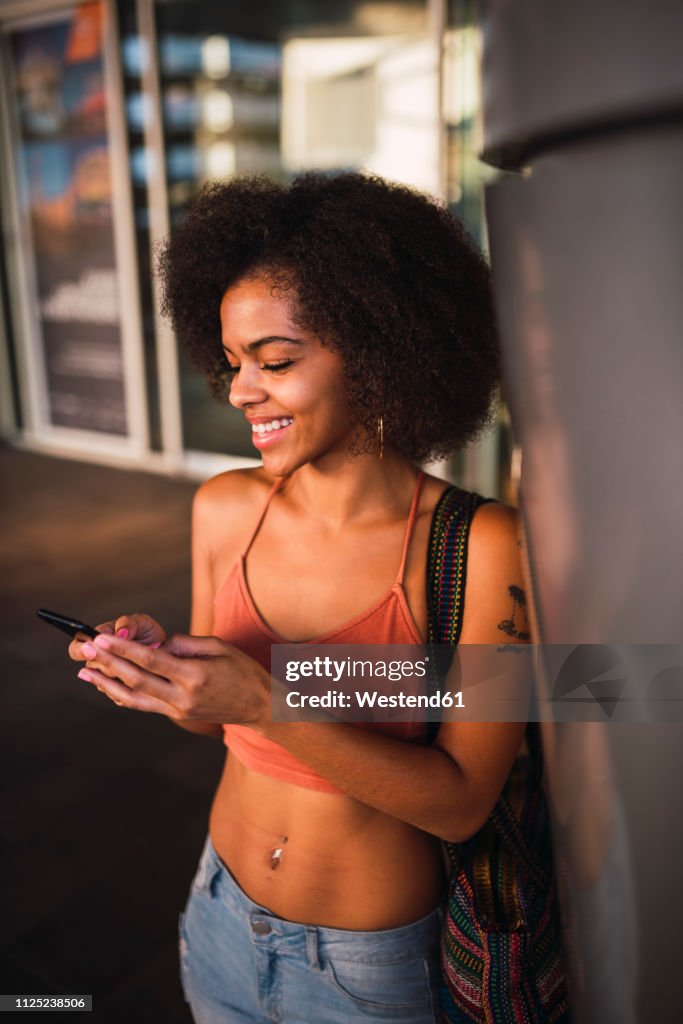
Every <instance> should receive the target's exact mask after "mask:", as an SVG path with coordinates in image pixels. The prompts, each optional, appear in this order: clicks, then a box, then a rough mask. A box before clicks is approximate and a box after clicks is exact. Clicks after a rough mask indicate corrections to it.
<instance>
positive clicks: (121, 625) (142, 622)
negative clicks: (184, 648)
mask: <svg viewBox="0 0 683 1024" xmlns="http://www.w3.org/2000/svg"><path fill="white" fill-rule="evenodd" d="M95 629H96V630H97V631H98V633H107V634H109V635H111V636H113V635H116V636H121V637H123V639H124V640H126V639H128V640H137V642H138V643H140V644H147V646H148V647H159V646H160V645H161V644H162V643H163V642H164V640H165V639H166V631H165V630H164V628H163V627H162V626H160V625H159V623H158V622H157V621H156V619H153V618H152V617H151V615H142V614H136V615H121V616H119V618H118V619H110V620H109V622H102V623H100V625H99V626H95ZM90 642H91V643H92V641H90ZM84 643H85V641H83V640H72V641H71V643H70V644H69V657H70V658H71V660H72V661H87V659H88V656H87V654H84V653H83V644H84Z"/></svg>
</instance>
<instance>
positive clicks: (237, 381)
mask: <svg viewBox="0 0 683 1024" xmlns="http://www.w3.org/2000/svg"><path fill="white" fill-rule="evenodd" d="M267 397H268V396H267V394H266V390H265V388H264V387H263V385H262V384H261V383H260V381H259V374H258V370H256V372H253V371H252V368H251V367H240V369H239V370H238V371H237V373H236V374H235V376H234V377H233V378H232V381H231V383H230V394H229V395H228V401H229V402H230V405H233V406H234V407H235V409H244V407H245V406H247V405H253V404H257V403H259V402H263V401H264V400H265V399H266V398H267Z"/></svg>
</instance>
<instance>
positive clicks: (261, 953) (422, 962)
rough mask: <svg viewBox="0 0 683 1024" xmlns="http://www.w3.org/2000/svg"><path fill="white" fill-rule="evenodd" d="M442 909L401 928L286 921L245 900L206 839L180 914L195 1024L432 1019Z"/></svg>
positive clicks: (419, 1022)
mask: <svg viewBox="0 0 683 1024" xmlns="http://www.w3.org/2000/svg"><path fill="white" fill-rule="evenodd" d="M441 918H442V911H441V908H440V907H437V908H436V909H435V910H433V911H432V912H431V913H430V914H428V915H427V916H426V917H423V918H421V920H419V921H415V922H414V923H413V924H408V925H404V926H403V927H401V928H389V929H385V930H382V931H347V930H343V929H339V928H318V927H315V926H309V925H304V924H295V923H293V922H292V921H285V920H283V919H282V918H279V917H276V916H275V914H272V913H271V912H270V911H269V910H268V909H267V908H266V907H262V906H259V904H258V903H254V902H253V901H252V900H250V899H249V897H248V896H247V895H246V893H245V892H244V891H243V890H242V889H241V888H240V886H239V885H238V884H237V882H236V881H235V879H234V878H233V876H232V875H231V874H230V872H229V871H228V869H227V867H226V866H225V864H224V863H223V861H222V860H221V859H220V858H219V856H218V854H217V853H216V851H215V849H214V847H213V844H212V842H211V838H210V836H207V839H206V843H205V844H204V849H203V851H202V855H201V858H200V861H199V867H198V869H197V873H196V875H195V877H194V880H193V882H192V885H191V888H190V895H189V897H188V900H187V904H186V906H185V912H184V913H183V914H181V915H180V973H181V980H182V985H183V991H184V993H185V998H186V999H187V1001H188V1003H189V1004H190V1008H191V1010H192V1015H193V1017H194V1020H195V1021H196V1024H255V1022H258V1024H269V1022H272V1021H283V1022H285V1024H350V1022H352V1021H385V1022H386V1021H393V1022H396V1024H398V1022H401V1021H405V1022H410V1024H435V1022H438V1021H439V1020H441V1016H440V1011H439V1002H438V993H439V983H440V973H439V956H438V950H439V934H440V931H441Z"/></svg>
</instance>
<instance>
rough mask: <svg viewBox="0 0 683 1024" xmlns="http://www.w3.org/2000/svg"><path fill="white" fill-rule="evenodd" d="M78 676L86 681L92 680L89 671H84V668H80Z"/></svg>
mask: <svg viewBox="0 0 683 1024" xmlns="http://www.w3.org/2000/svg"><path fill="white" fill-rule="evenodd" d="M78 678H79V679H83V680H84V681H85V682H86V683H91V682H92V676H91V675H90V673H89V672H86V671H85V669H84V668H82V669H81V671H80V672H79V673H78Z"/></svg>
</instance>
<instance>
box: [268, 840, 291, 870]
mask: <svg viewBox="0 0 683 1024" xmlns="http://www.w3.org/2000/svg"><path fill="white" fill-rule="evenodd" d="M286 842H287V836H280V845H279V846H276V847H275V849H274V850H273V852H272V853H271V855H270V866H271V868H272V869H273V871H275V868H276V867H278V865H279V863H280V860H281V858H282V854H283V853H284V852H285V843H286Z"/></svg>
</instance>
